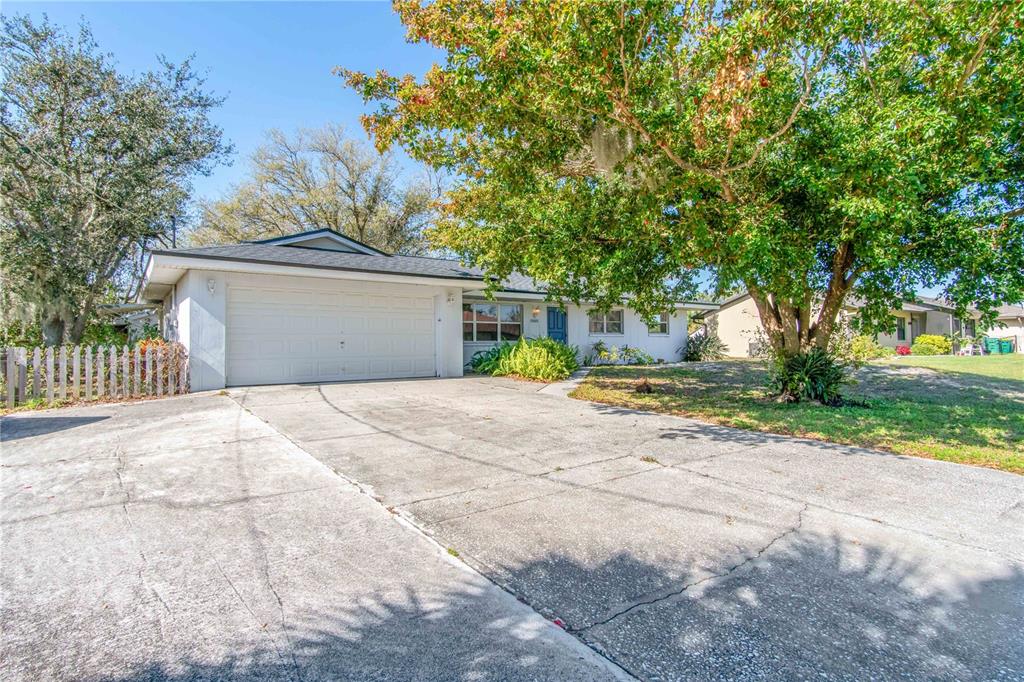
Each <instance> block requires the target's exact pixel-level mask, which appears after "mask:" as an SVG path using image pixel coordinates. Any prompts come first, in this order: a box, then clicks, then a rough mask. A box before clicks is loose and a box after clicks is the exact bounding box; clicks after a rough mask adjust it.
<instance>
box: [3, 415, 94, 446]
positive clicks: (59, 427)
mask: <svg viewBox="0 0 1024 682" xmlns="http://www.w3.org/2000/svg"><path fill="white" fill-rule="evenodd" d="M104 419H110V417H109V416H107V415H103V416H96V417H20V416H19V417H4V419H3V421H2V422H0V442H6V441H10V440H17V439H19V438H31V437H33V436H45V435H46V434H48V433H54V432H56V431H64V430H67V429H74V428H77V427H79V426H85V425H86V424H95V423H96V422H101V421H103V420H104Z"/></svg>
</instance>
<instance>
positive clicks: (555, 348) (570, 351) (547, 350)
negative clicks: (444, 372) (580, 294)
mask: <svg viewBox="0 0 1024 682" xmlns="http://www.w3.org/2000/svg"><path fill="white" fill-rule="evenodd" d="M470 366H471V367H472V368H473V371H475V372H480V373H481V374H490V375H491V376H496V377H497V376H518V377H523V378H524V379H537V380H539V381H561V380H562V379H566V378H568V376H569V375H570V374H572V373H573V372H575V371H576V370H577V369H579V362H577V360H576V348H574V347H572V346H568V345H566V344H564V343H562V342H561V341H555V340H554V339H547V338H542V339H526V338H522V339H519V341H517V342H516V343H509V342H507V341H506V342H504V343H500V344H498V345H497V346H494V347H492V348H488V349H487V350H482V351H478V352H477V353H475V354H474V355H473V359H472V360H471V361H470Z"/></svg>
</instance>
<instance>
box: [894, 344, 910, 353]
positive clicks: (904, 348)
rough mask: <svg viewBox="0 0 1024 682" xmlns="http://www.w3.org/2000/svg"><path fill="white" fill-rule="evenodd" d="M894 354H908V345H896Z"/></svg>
mask: <svg viewBox="0 0 1024 682" xmlns="http://www.w3.org/2000/svg"><path fill="white" fill-rule="evenodd" d="M896 355H910V346H896Z"/></svg>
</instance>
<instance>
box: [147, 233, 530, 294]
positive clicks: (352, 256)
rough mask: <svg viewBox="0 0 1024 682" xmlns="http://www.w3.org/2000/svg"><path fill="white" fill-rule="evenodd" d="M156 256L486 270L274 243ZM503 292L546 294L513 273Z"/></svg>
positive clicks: (442, 273)
mask: <svg viewBox="0 0 1024 682" xmlns="http://www.w3.org/2000/svg"><path fill="white" fill-rule="evenodd" d="M153 254H154V255H168V256H180V257H185V258H212V259H215V260H227V261H238V262H245V263H263V264H267V265H292V266H297V267H305V268H320V269H324V270H348V271H352V272H379V273H387V274H393V275H409V276H413V277H439V278H444V279H460V280H471V281H481V282H482V281H483V278H484V273H483V270H481V269H480V268H472V267H467V266H464V265H462V264H461V263H459V261H456V260H448V259H444V258H426V257H422V256H371V255H366V254H361V253H347V252H344V251H330V250H327V249H314V248H308V247H299V246H276V245H273V244H227V245H222V246H197V247H194V248H188V249H168V250H158V251H153ZM502 289H503V290H505V291H517V292H528V293H544V292H545V290H546V288H545V287H544V286H543V284H538V283H536V282H534V280H533V279H531V278H529V277H526V276H524V275H521V274H519V273H513V274H512V275H511V276H510V277H509V278H508V279H507V280H506V281H505V282H504V285H503V286H502Z"/></svg>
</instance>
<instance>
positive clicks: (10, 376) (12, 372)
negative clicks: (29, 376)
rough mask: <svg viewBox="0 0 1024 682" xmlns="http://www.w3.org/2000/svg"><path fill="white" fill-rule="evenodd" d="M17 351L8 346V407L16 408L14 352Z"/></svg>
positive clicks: (6, 353)
mask: <svg viewBox="0 0 1024 682" xmlns="http://www.w3.org/2000/svg"><path fill="white" fill-rule="evenodd" d="M16 352H17V351H15V349H13V348H8V349H7V351H6V352H5V355H7V362H6V364H7V376H6V381H7V409H14V383H15V370H14V354H15V353H16Z"/></svg>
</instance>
